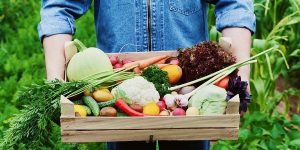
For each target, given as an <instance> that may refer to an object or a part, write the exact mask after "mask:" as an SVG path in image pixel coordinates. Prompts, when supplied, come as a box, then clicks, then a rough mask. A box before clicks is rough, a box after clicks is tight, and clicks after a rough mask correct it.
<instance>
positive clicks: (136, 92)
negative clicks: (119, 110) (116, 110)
mask: <svg viewBox="0 0 300 150" xmlns="http://www.w3.org/2000/svg"><path fill="white" fill-rule="evenodd" d="M117 89H120V90H122V91H124V92H125V94H126V96H127V98H128V99H130V100H131V101H132V103H135V104H139V105H141V106H145V105H147V104H148V103H149V102H155V103H156V102H158V101H159V99H160V96H159V93H158V92H157V90H156V89H155V86H154V84H153V83H151V82H149V81H147V80H146V79H144V78H143V77H141V76H137V77H134V78H132V79H128V80H125V81H124V82H123V83H121V84H120V85H118V86H117V87H115V88H114V89H113V90H112V94H113V95H114V96H115V95H116V94H117Z"/></svg>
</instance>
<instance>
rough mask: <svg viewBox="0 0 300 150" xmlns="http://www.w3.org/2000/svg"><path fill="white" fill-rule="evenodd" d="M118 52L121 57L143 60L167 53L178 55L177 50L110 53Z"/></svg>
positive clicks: (168, 54)
mask: <svg viewBox="0 0 300 150" xmlns="http://www.w3.org/2000/svg"><path fill="white" fill-rule="evenodd" d="M116 54H118V55H119V57H120V58H121V59H129V60H133V61H136V60H142V59H147V58H151V57H154V56H160V55H167V56H171V57H176V56H177V55H178V52H177V51H152V52H127V53H108V55H109V56H111V55H116Z"/></svg>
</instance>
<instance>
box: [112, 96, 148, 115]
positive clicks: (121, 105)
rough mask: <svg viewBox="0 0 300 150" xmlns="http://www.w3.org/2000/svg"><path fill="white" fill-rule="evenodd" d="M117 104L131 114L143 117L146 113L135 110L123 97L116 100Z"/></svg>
mask: <svg viewBox="0 0 300 150" xmlns="http://www.w3.org/2000/svg"><path fill="white" fill-rule="evenodd" d="M115 105H116V106H117V107H118V108H119V109H121V110H122V111H123V112H124V113H126V114H127V115H129V116H141V117H142V116H144V114H142V113H140V112H137V111H135V110H133V109H132V108H131V107H129V106H128V105H127V103H126V102H125V101H124V100H123V99H122V98H120V99H118V100H116V102H115Z"/></svg>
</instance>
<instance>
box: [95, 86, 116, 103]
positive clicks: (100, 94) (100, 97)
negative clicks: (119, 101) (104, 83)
mask: <svg viewBox="0 0 300 150" xmlns="http://www.w3.org/2000/svg"><path fill="white" fill-rule="evenodd" d="M93 98H94V99H95V100H96V101H97V102H106V101H109V100H112V99H113V98H114V96H113V95H112V94H111V93H110V92H109V90H107V89H100V90H96V91H95V92H93Z"/></svg>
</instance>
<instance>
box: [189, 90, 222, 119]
mask: <svg viewBox="0 0 300 150" xmlns="http://www.w3.org/2000/svg"><path fill="white" fill-rule="evenodd" d="M226 95H227V93H226V90H225V89H223V88H220V87H218V86H215V85H208V86H206V87H203V88H202V89H200V90H199V91H198V92H197V93H196V94H194V95H193V96H192V97H191V99H190V100H189V107H196V108H198V109H199V112H200V115H215V114H223V113H224V112H225V108H226V106H227V101H226Z"/></svg>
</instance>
